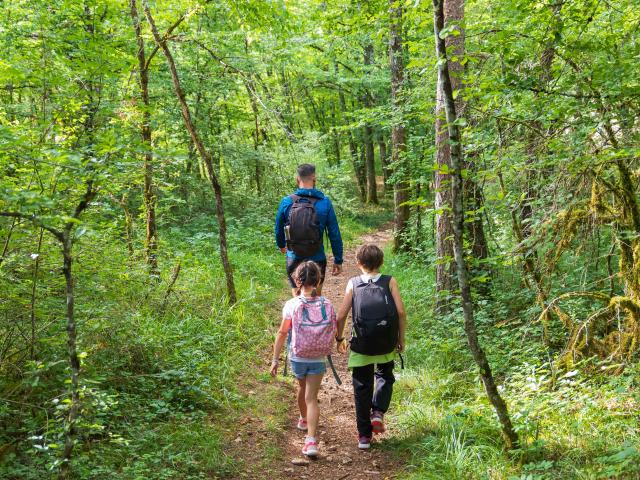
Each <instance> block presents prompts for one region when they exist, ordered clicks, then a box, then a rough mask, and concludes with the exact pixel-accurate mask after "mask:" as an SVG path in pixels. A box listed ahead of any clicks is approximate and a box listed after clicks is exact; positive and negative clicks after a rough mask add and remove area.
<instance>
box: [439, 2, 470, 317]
mask: <svg viewBox="0 0 640 480" xmlns="http://www.w3.org/2000/svg"><path fill="white" fill-rule="evenodd" d="M443 10H444V21H445V23H446V25H450V24H452V23H453V24H456V25H457V30H458V31H459V32H460V35H458V36H449V37H447V39H446V45H447V48H449V49H452V50H453V51H452V54H453V55H454V56H455V57H456V58H457V59H462V57H463V55H464V31H463V30H462V26H461V24H462V21H463V19H464V0H444V5H443ZM448 61H449V60H448ZM447 68H448V69H449V71H450V72H451V73H452V76H451V83H452V89H453V90H459V89H460V88H461V86H462V81H461V80H462V79H461V75H462V72H463V70H464V67H463V66H462V65H461V64H460V61H459V60H456V61H449V65H448V66H447ZM457 98H458V100H457V103H456V107H457V108H458V112H459V114H462V111H463V106H462V95H458V97H457ZM436 163H437V165H438V170H437V171H436V172H435V178H434V189H435V203H434V207H435V210H436V313H438V314H443V313H447V312H449V311H450V310H451V309H450V305H449V296H450V295H451V291H452V290H453V286H454V282H455V278H454V277H455V265H454V264H453V225H452V220H451V175H450V171H451V152H450V142H449V134H448V131H447V127H446V121H445V112H444V98H443V93H442V86H441V85H440V83H438V89H437V95H436Z"/></svg>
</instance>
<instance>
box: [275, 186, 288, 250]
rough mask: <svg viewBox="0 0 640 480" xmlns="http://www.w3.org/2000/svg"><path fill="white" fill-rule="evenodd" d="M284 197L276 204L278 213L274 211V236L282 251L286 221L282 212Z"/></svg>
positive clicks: (284, 248) (284, 245)
mask: <svg viewBox="0 0 640 480" xmlns="http://www.w3.org/2000/svg"><path fill="white" fill-rule="evenodd" d="M285 201H286V198H283V199H282V201H281V202H280V205H279V206H278V213H276V226H275V236H276V245H277V246H278V248H279V249H280V251H281V252H282V253H286V251H287V250H286V248H287V243H286V241H285V238H284V225H285V223H286V218H285V215H284V212H285V210H286V207H287V205H286V202H285Z"/></svg>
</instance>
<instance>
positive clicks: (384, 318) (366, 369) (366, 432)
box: [336, 245, 407, 450]
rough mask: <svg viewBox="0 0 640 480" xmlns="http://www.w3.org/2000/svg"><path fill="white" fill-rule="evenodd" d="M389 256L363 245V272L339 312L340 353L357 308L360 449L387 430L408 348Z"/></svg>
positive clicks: (354, 352)
mask: <svg viewBox="0 0 640 480" xmlns="http://www.w3.org/2000/svg"><path fill="white" fill-rule="evenodd" d="M383 260H384V253H383V252H382V250H380V249H379V248H378V247H377V246H375V245H362V246H361V247H359V248H358V250H357V251H356V264H357V266H358V268H359V269H360V271H361V272H362V275H359V276H357V277H353V278H352V279H350V280H349V283H348V284H347V289H346V294H345V296H344V300H343V302H342V305H341V306H340V310H339V311H338V335H337V337H336V340H337V341H338V352H340V353H345V352H346V343H345V342H344V338H343V331H344V326H345V321H346V319H347V315H348V314H349V311H350V310H352V309H353V315H352V321H353V326H352V327H353V328H352V337H351V342H350V343H351V353H350V354H349V362H348V368H350V369H351V372H352V377H353V392H354V397H355V404H356V424H357V427H358V448H360V449H362V450H366V449H368V448H369V447H370V446H371V440H372V437H373V434H374V433H383V432H384V431H385V426H384V414H385V413H386V412H387V409H388V408H389V403H390V402H391V393H392V391H393V383H394V381H395V378H394V376H393V367H394V358H395V354H396V352H398V353H400V354H401V353H402V352H403V351H404V347H405V331H406V323H407V314H406V312H405V309H404V304H403V303H402V298H401V297H400V291H399V290H398V284H397V282H396V280H395V278H393V277H391V276H389V275H382V274H381V273H380V267H381V266H382V262H383ZM400 358H401V359H402V357H400ZM374 380H375V383H374Z"/></svg>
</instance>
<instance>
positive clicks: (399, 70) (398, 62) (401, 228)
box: [389, 0, 409, 251]
mask: <svg viewBox="0 0 640 480" xmlns="http://www.w3.org/2000/svg"><path fill="white" fill-rule="evenodd" d="M389 12H390V15H391V19H390V20H391V22H390V26H389V64H390V70H391V102H392V105H393V109H394V111H395V112H396V114H397V115H396V117H400V115H399V114H398V111H399V110H400V108H401V105H400V91H401V89H402V86H403V83H404V62H403V58H402V6H401V5H399V4H398V2H397V1H396V0H389ZM406 143H407V138H406V131H405V128H404V124H403V121H402V120H399V121H397V122H394V124H393V126H392V128H391V162H392V163H393V165H394V169H395V172H394V173H396V174H397V178H402V179H401V180H396V183H395V184H394V186H393V205H394V248H395V249H396V250H399V251H407V250H408V247H409V242H408V241H407V238H406V230H407V223H408V222H409V206H408V205H406V204H405V203H406V202H407V201H408V200H409V182H407V181H406V180H405V178H406V176H407V175H408V172H406V171H405V168H404V167H405V165H404V154H405V152H406V149H407V144H406Z"/></svg>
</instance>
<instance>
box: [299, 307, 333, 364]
mask: <svg viewBox="0 0 640 480" xmlns="http://www.w3.org/2000/svg"><path fill="white" fill-rule="evenodd" d="M298 300H299V302H297V304H296V305H295V307H294V308H293V312H292V315H291V332H292V336H291V352H292V353H293V355H294V356H295V357H300V358H320V357H326V356H327V355H330V354H331V350H332V348H333V344H334V342H335V336H336V330H337V329H336V313H335V310H334V309H333V305H331V303H330V302H329V301H327V299H326V298H324V297H316V298H313V299H306V298H303V297H298Z"/></svg>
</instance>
